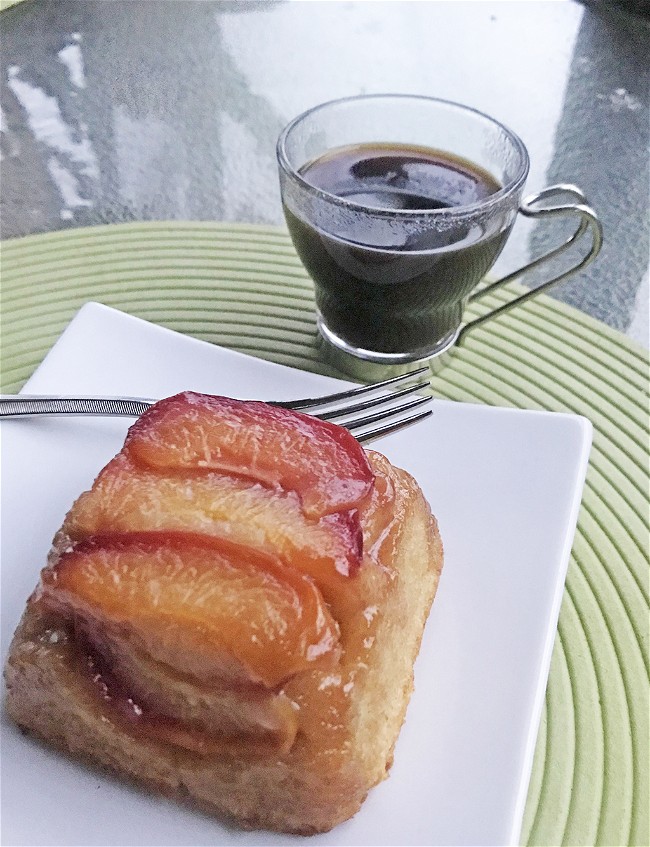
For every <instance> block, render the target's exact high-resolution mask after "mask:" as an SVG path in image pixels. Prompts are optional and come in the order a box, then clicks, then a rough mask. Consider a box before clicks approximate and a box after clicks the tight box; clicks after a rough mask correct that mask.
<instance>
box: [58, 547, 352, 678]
mask: <svg viewBox="0 0 650 847" xmlns="http://www.w3.org/2000/svg"><path fill="white" fill-rule="evenodd" d="M41 587H42V588H41V591H42V598H43V600H45V602H46V603H48V604H49V605H50V606H51V607H52V608H53V609H55V610H56V611H59V612H60V613H62V614H63V615H64V616H65V617H67V618H68V619H71V618H72V619H75V620H78V621H79V622H80V624H81V626H82V628H83V629H84V631H86V632H87V633H88V634H89V636H90V637H91V638H92V637H93V633H94V632H96V633H97V637H98V638H101V639H104V640H108V641H109V643H110V640H111V632H115V633H116V637H119V638H124V637H125V636H126V637H127V638H130V639H131V640H132V644H133V647H134V649H139V650H143V651H144V652H145V653H147V654H148V655H149V656H150V657H151V658H152V659H154V660H155V661H158V662H161V663H162V664H164V665H167V666H169V667H170V668H172V669H174V670H176V671H179V672H181V673H187V674H190V675H191V676H193V677H194V678H196V679H197V680H203V681H208V680H220V681H222V682H223V681H224V680H225V681H226V682H230V683H231V684H236V683H237V682H240V683H242V682H244V683H245V682H250V681H252V682H259V683H262V684H263V685H266V686H267V687H269V688H273V687H275V686H278V685H281V684H282V682H283V681H284V680H286V679H288V678H289V677H291V676H292V675H294V674H295V673H298V672H299V671H301V670H305V669H307V668H310V667H313V666H314V664H315V663H316V662H319V661H321V662H323V661H324V662H327V661H330V662H334V661H336V659H337V657H338V651H339V648H338V640H339V630H338V626H337V624H336V622H335V621H334V620H333V618H332V616H331V614H330V613H329V611H328V610H327V607H326V606H325V605H324V603H323V602H322V599H321V597H320V594H319V592H318V590H317V589H316V587H315V586H314V584H313V582H312V581H311V580H310V579H309V578H308V577H306V576H305V575H304V574H301V573H300V572H299V571H297V570H294V569H292V568H288V567H286V566H284V565H283V564H281V563H280V562H279V561H278V560H277V559H274V558H272V557H271V556H268V555H265V554H261V553H258V552H256V551H253V550H250V549H249V548H246V547H242V546H240V545H236V544H232V543H230V542H227V541H224V540H223V539H205V538H202V537H197V536H191V535H185V534H180V533H179V534H175V533H167V534H162V533H154V534H146V533H142V534H139V535H138V534H130V535H127V536H124V537H119V536H113V537H110V536H108V537H102V536H97V537H94V538H90V539H88V540H86V541H83V542H81V543H79V544H78V545H77V546H76V547H75V548H74V549H73V550H72V551H71V552H69V553H64V554H63V555H62V556H61V557H60V559H59V561H58V562H57V563H56V564H55V565H53V566H51V567H49V568H46V569H45V570H44V571H43V574H42V578H41Z"/></svg>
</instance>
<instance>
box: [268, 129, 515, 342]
mask: <svg viewBox="0 0 650 847" xmlns="http://www.w3.org/2000/svg"><path fill="white" fill-rule="evenodd" d="M298 173H299V174H300V176H301V177H302V178H303V179H304V180H305V181H306V182H307V183H308V184H309V185H310V186H313V187H314V188H316V189H320V190H321V191H324V192H327V194H329V195H334V196H335V197H338V198H340V199H342V200H344V201H347V203H348V204H349V205H347V206H346V207H345V208H344V209H343V210H340V209H339V210H338V225H337V226H336V228H334V227H330V226H328V225H327V222H324V226H323V227H322V228H321V227H320V226H318V222H316V221H314V220H311V221H310V222H308V221H306V220H304V219H303V218H302V217H299V216H298V215H297V214H295V213H294V212H293V211H291V210H290V209H289V208H288V207H287V205H286V204H285V208H284V211H285V217H286V220H287V224H288V226H289V230H290V232H291V236H292V239H293V241H294V244H295V246H296V249H297V251H298V254H299V255H300V258H301V260H302V262H303V264H304V265H305V267H306V269H307V271H308V272H309V274H310V275H311V276H312V278H313V279H314V280H315V282H316V302H317V307H318V310H319V312H320V313H321V315H322V318H323V320H324V322H325V324H326V326H327V329H328V330H329V331H330V332H331V333H333V334H334V335H335V336H337V337H338V338H339V339H341V340H342V341H344V342H345V344H347V345H353V346H354V347H358V348H365V349H369V350H374V351H377V352H381V353H394V352H396V351H402V350H410V351H417V350H419V349H422V350H425V349H426V348H427V347H429V346H430V345H431V343H432V340H436V339H441V338H443V337H445V336H446V335H447V334H449V333H453V332H454V331H455V330H456V328H457V327H458V325H459V323H460V321H461V316H462V312H463V308H464V305H465V300H466V298H467V296H468V295H469V294H470V292H471V291H472V290H473V289H474V287H475V286H476V284H477V283H478V282H479V280H480V279H481V278H482V277H483V276H484V275H485V273H486V272H487V271H488V270H489V268H490V267H491V266H492V264H493V263H494V261H495V260H496V258H497V256H498V255H499V253H500V252H501V249H502V248H503V245H504V244H505V241H506V239H507V237H508V235H509V233H510V229H511V227H512V222H511V221H508V223H507V225H506V226H503V220H502V221H501V228H498V226H497V227H495V226H494V225H493V224H494V223H495V222H494V220H493V219H489V220H491V225H488V224H486V223H485V222H482V221H480V220H474V221H473V222H472V223H470V224H467V225H465V226H459V225H458V222H456V223H455V224H454V226H450V227H449V228H447V229H445V228H444V227H441V226H439V225H438V226H436V227H427V226H426V225H424V226H422V227H421V228H420V229H414V228H411V229H410V230H409V231H405V230H404V228H403V227H400V226H396V225H395V223H394V221H393V220H392V219H391V215H390V213H391V212H400V211H402V212H404V211H406V212H408V211H412V212H415V213H417V212H418V211H425V212H427V211H437V210H443V209H453V208H455V207H467V206H472V205H474V204H481V203H485V201H486V200H488V199H489V197H490V196H491V195H493V194H495V193H496V192H498V191H499V190H500V189H501V185H500V184H499V182H498V181H497V180H496V179H495V178H494V177H493V176H492V175H491V174H489V173H488V172H487V171H486V170H484V169H483V168H481V167H479V166H478V165H475V164H473V163H472V162H469V161H467V160H466V159H462V158H460V157H457V156H454V155H451V154H449V153H445V152H443V151H440V150H434V149H431V148H426V147H419V146H417V147H416V146H410V145H400V144H355V145H349V146H345V147H340V148H337V149H334V150H330V151H328V152H327V153H325V154H324V155H322V156H319V157H318V158H316V159H315V160H313V161H310V162H308V163H306V164H305V165H303V166H302V167H301V168H300V169H299V171H298ZM357 206H358V207H359V208H358V209H357V208H356V207H357ZM368 209H377V210H386V212H387V213H388V214H387V215H386V217H385V219H383V220H381V221H380V222H378V221H377V219H376V217H375V219H374V220H372V219H369V218H368V216H367V214H365V210H368ZM342 221H344V225H341V222H342ZM334 229H335V231H333V230H334ZM379 326H381V332H379V333H378V327H379Z"/></svg>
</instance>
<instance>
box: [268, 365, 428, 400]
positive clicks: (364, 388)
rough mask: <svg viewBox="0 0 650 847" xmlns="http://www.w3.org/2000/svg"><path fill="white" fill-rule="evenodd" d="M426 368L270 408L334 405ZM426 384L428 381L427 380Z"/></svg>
mask: <svg viewBox="0 0 650 847" xmlns="http://www.w3.org/2000/svg"><path fill="white" fill-rule="evenodd" d="M428 371H429V368H428V367H423V368H416V369H415V370H412V371H409V372H408V373H405V374H400V375H399V376H392V377H390V379H384V380H382V381H381V382H373V383H371V384H370V385H358V386H356V387H355V388H349V389H348V390H347V391H338V392H337V393H336V394H328V395H327V396H325V397H306V398H304V399H302V400H293V401H290V402H287V403H285V402H282V401H271V403H270V405H271V406H282V407H283V408H284V409H292V410H294V411H297V410H298V409H310V408H312V407H313V408H316V407H318V406H326V405H328V404H329V403H336V402H337V401H338V400H348V399H349V398H350V397H358V396H359V395H362V394H370V393H371V392H373V391H378V390H379V389H381V388H387V387H388V386H389V385H397V384H398V383H400V382H406V381H407V380H409V379H413V378H414V377H416V376H420V375H421V374H423V373H425V372H428ZM427 384H428V380H427Z"/></svg>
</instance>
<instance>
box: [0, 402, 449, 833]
mask: <svg viewBox="0 0 650 847" xmlns="http://www.w3.org/2000/svg"><path fill="white" fill-rule="evenodd" d="M441 567H442V545H441V542H440V537H439V535H438V530H437V526H436V522H435V519H434V518H433V517H432V515H431V512H430V509H429V506H428V505H427V503H426V501H425V499H424V497H423V495H422V492H421V491H420V489H419V487H418V485H417V484H416V482H415V481H414V480H413V479H412V477H410V476H409V475H408V474H407V473H406V472H405V471H402V470H399V469H398V468H395V467H393V466H392V465H391V463H390V462H389V461H388V460H387V459H386V458H384V457H383V456H382V455H380V454H379V453H375V452H371V451H368V452H365V451H364V450H363V449H362V448H361V446H360V445H359V443H358V442H357V441H356V440H355V439H354V438H353V437H352V436H351V435H350V434H349V433H348V432H347V430H345V429H342V428H341V427H338V426H335V425H334V424H330V423H324V422H321V421H318V420H316V419H315V418H311V417H309V416H307V415H303V414H300V413H298V412H289V411H285V410H283V409H278V408H275V407H272V406H268V405H266V404H264V403H258V402H242V401H235V400H230V399H227V398H223V397H212V396H207V395H202V394H194V393H189V392H188V393H184V394H179V395H178V396H176V397H171V398H169V399H167V400H163V401H161V402H160V403H157V404H156V405H155V406H152V408H151V409H150V410H149V411H147V412H146V413H145V414H144V415H143V416H142V417H141V418H140V419H139V420H138V421H137V422H136V423H135V424H134V425H133V426H132V427H131V429H130V430H129V433H128V436H127V438H126V441H125V444H124V447H123V449H122V450H121V452H120V453H119V454H118V455H117V456H116V457H115V458H114V459H113V460H112V461H111V462H109V464H108V465H107V466H106V467H105V468H104V469H103V470H102V471H101V473H100V474H99V476H98V477H97V479H96V481H95V483H94V485H93V487H92V489H91V490H90V491H87V492H85V493H84V494H82V495H81V497H80V498H79V499H78V500H77V501H76V503H75V504H74V505H73V507H72V509H71V510H70V512H69V513H68V515H67V517H66V518H65V521H64V523H63V526H62V527H61V529H60V530H59V532H58V533H57V535H56V537H55V539H54V545H53V548H52V551H51V553H50V556H49V560H48V563H47V566H46V567H45V568H44V570H43V571H42V574H41V579H40V583H39V585H38V587H37V588H36V590H35V592H34V594H33V595H32V596H31V597H30V599H29V601H28V603H27V608H26V610H25V613H24V615H23V618H22V620H21V622H20V624H19V626H18V629H17V631H16V635H15V637H14V640H13V643H12V646H11V650H10V654H9V658H8V661H7V666H6V670H5V675H6V679H7V685H8V698H7V705H8V710H9V712H10V714H11V715H12V717H13V718H14V719H15V720H16V721H17V723H18V724H20V725H21V726H22V727H24V728H25V729H27V730H29V731H31V732H33V733H35V734H36V735H38V736H41V737H42V738H44V739H46V740H48V741H49V742H51V743H53V744H55V745H57V746H58V747H61V748H63V749H64V750H66V751H68V752H70V753H72V754H74V755H76V756H78V757H81V758H83V759H85V760H87V761H90V762H94V763H99V764H101V765H103V766H105V767H108V768H111V769H113V770H115V771H117V772H119V773H121V774H123V775H125V776H128V777H130V778H132V779H134V780H136V781H138V782H141V783H146V784H147V785H149V786H150V787H153V788H156V789H159V790H162V791H164V792H165V793H167V794H171V795H173V796H176V797H178V798H179V799H183V800H191V801H192V802H194V803H195V804H198V805H199V806H200V807H202V808H203V809H206V810H209V811H211V812H214V813H217V814H219V815H221V816H225V817H227V818H230V819H231V820H235V821H237V822H239V824H241V825H243V826H246V827H258V828H266V829H272V830H279V831H284V832H296V833H304V834H308V833H314V832H320V831H324V830H328V829H330V828H331V827H332V826H334V825H335V824H337V823H339V822H340V821H343V820H345V819H347V818H349V817H350V816H351V815H353V814H354V813H355V812H356V811H357V810H358V809H359V807H360V805H361V803H362V802H363V800H364V798H365V796H366V794H367V793H368V790H369V789H370V788H371V787H372V786H373V785H375V784H377V783H378V782H379V781H380V780H382V779H383V778H384V777H385V776H386V774H387V771H388V769H389V767H390V765H391V761H392V752H393V747H394V744H395V741H396V738H397V735H398V733H399V729H400V727H401V724H402V721H403V719H404V714H405V710H406V706H407V703H408V699H409V697H410V694H411V690H412V687H413V663H414V661H415V657H416V655H417V652H418V649H419V645H420V640H421V637H422V631H423V628H424V623H425V620H426V617H427V614H428V612H429V608H430V606H431V602H432V600H433V596H434V594H435V590H436V585H437V582H438V577H439V574H440V569H441Z"/></svg>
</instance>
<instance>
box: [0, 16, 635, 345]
mask: <svg viewBox="0 0 650 847" xmlns="http://www.w3.org/2000/svg"><path fill="white" fill-rule="evenodd" d="M630 9H636V10H637V11H638V10H641V11H643V4H635V5H633V6H630V5H629V4H627V5H626V4H612V3H607V4H605V3H589V4H582V3H577V2H573V0H560V1H559V2H535V3H508V2H491V1H490V2H482V3H473V2H456V3H446V2H424V3H415V2H399V3H396V2H395V3H394V2H335V3H328V2H315V3H286V2H255V1H254V0H253V1H252V2H212V1H211V0H207V1H206V2H200V1H199V2H195V1H194V0H184V1H183V2H180V0H178V1H176V0H162V2H158V0H129V2H123V0H115V1H114V2H110V3H108V2H104V0H84V2H75V0H71V1H70V2H68V0H57V2H56V3H48V2H43V0H26V2H23V3H19V4H17V5H14V6H12V7H10V8H6V9H5V11H3V12H2V25H3V58H2V61H3V65H4V67H3V85H2V127H1V128H2V157H3V161H2V171H3V174H2V176H3V180H2V182H3V185H2V235H3V237H4V238H8V237H13V236H19V235H24V234H28V233H37V232H44V231H48V230H54V229H61V228H68V227H75V226H86V225H93V224H101V223H107V222H116V221H130V220H146V219H154V220H161V219H198V220H224V221H245V222H246V221H248V222H253V223H282V211H281V206H280V200H279V188H278V179H277V172H276V165H275V142H276V138H277V135H278V133H279V131H280V129H281V128H282V126H283V125H284V124H285V123H286V122H287V121H288V120H289V119H291V118H292V117H293V116H294V115H296V114H297V113H299V112H300V111H302V110H304V109H306V108H308V107H310V106H312V105H314V104H316V103H318V102H321V101H325V100H328V99H332V98H335V97H340V96H346V95H350V94H357V93H376V92H383V91H392V92H405V93H418V94H426V95H432V96H437V97H442V98H446V99H450V100H456V101H458V102H462V103H466V104H468V105H470V106H474V107H476V108H478V109H480V110H482V111H485V112H488V113H489V114H492V115H493V116H494V117H496V118H498V119H499V120H501V121H502V122H504V123H505V124H506V125H508V126H510V127H511V128H512V129H514V130H515V132H517V133H518V134H519V135H520V136H521V137H522V138H523V140H524V142H525V144H526V145H527V146H528V148H529V151H530V155H531V161H532V167H531V172H530V176H529V178H528V182H527V190H528V191H530V192H532V191H537V190H539V189H541V188H542V187H543V186H544V185H548V184H551V183H555V182H573V183H576V184H578V185H579V186H580V187H581V188H582V189H583V190H584V191H585V193H586V194H587V197H588V200H589V202H590V203H591V205H592V206H593V207H594V208H595V209H596V211H597V212H598V214H599V215H600V217H601V219H602V221H603V225H604V230H605V243H604V247H603V250H602V252H601V255H600V256H599V257H598V259H597V260H596V262H595V263H594V264H593V265H591V266H590V267H589V268H588V269H586V270H585V271H583V272H582V273H581V274H580V275H579V276H578V277H576V278H574V279H572V280H570V281H569V282H568V283H565V284H563V285H562V286H560V287H559V288H557V289H556V290H555V292H554V296H556V297H558V298H560V299H562V300H565V301H566V302H569V303H571V304H573V305H575V306H577V307H578V308H580V309H582V310H583V311H585V312H587V313H588V314H590V315H592V316H594V317H597V318H599V319H600V320H602V321H605V322H606V323H607V324H609V325H610V326H612V327H614V328H616V329H619V330H622V331H624V332H626V333H627V334H628V335H629V336H631V337H633V338H635V339H636V340H637V341H639V342H641V343H642V344H643V345H645V346H647V345H648V317H647V314H648V239H649V233H648V192H647V186H648V174H649V156H648V84H647V82H648V66H649V65H648V44H649V43H650V39H649V38H648V35H649V34H650V26H649V20H648V18H647V17H645V16H644V15H643V14H638V13H637V14H634V13H632V12H630V11H629V10H630ZM561 235H562V233H561V232H560V231H558V229H557V228H555V227H554V226H548V225H544V226H539V225H536V224H533V223H532V222H526V221H522V222H520V223H518V224H517V228H516V230H515V234H514V235H513V236H512V237H511V239H510V241H509V243H508V245H507V247H506V250H505V251H504V254H503V255H502V257H501V258H500V259H499V263H498V266H497V268H496V272H505V271H507V270H509V269H512V268H513V267H515V266H517V265H519V264H523V263H524V262H525V261H526V260H527V259H528V258H530V257H532V256H535V255H538V254H539V253H541V252H544V251H545V250H546V249H548V248H549V247H550V246H551V245H552V243H554V241H556V240H558V238H559V237H561ZM541 281H542V280H541V279H536V278H535V277H534V276H533V277H531V278H530V279H529V280H528V282H529V283H530V284H533V285H534V284H537V283H538V282H541Z"/></svg>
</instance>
